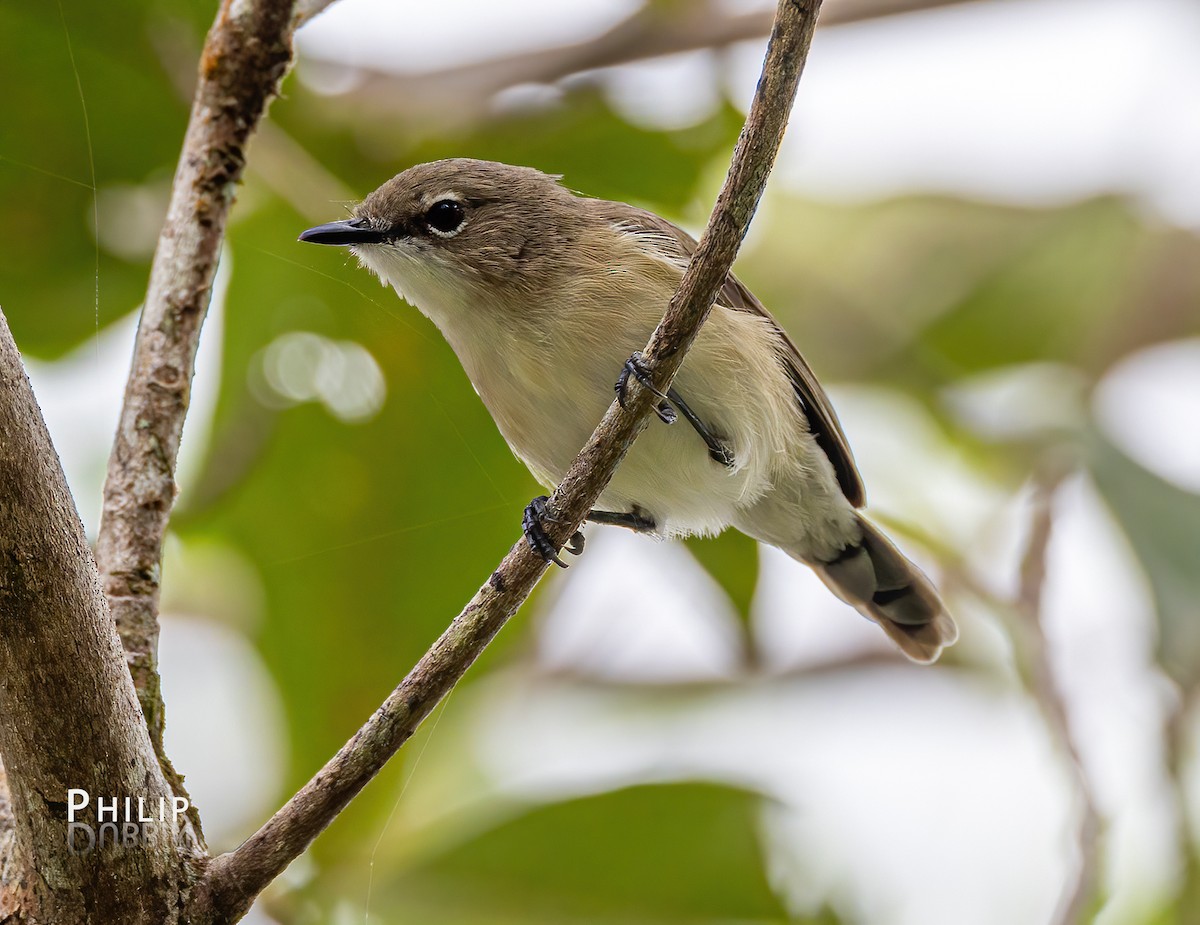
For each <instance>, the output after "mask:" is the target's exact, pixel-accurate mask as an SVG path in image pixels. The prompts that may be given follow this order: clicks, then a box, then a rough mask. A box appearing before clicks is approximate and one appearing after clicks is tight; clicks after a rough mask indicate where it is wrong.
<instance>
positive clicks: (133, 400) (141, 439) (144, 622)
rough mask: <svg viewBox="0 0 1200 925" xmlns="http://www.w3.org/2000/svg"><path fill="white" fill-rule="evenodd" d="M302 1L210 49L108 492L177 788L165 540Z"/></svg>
mask: <svg viewBox="0 0 1200 925" xmlns="http://www.w3.org/2000/svg"><path fill="white" fill-rule="evenodd" d="M293 2H294V0H243V2H237V0H222V3H221V7H220V10H219V11H218V13H217V18H216V21H215V22H214V23H213V27H212V29H211V30H210V31H209V33H208V37H207V39H206V40H205V44H204V50H203V54H202V55H201V58H200V73H199V76H198V83H197V86H196V93H195V99H194V102H193V105H192V114H191V119H190V121H189V123H188V128H187V134H186V135H185V137H184V142H183V152H182V154H181V155H180V158H179V167H178V169H177V171H176V174H175V181H174V184H173V187H172V190H171V204H170V207H169V209H168V211H167V219H166V223H165V224H164V226H163V230H162V234H161V235H160V237H159V240H158V246H157V248H156V250H155V252H154V262H153V264H152V266H151V269H150V283H149V288H148V290H147V293H146V302H145V305H144V307H143V308H142V316H141V322H140V324H139V326H138V336H137V343H136V345H135V347H134V355H133V365H132V368H131V370H130V374H129V382H128V384H127V385H126V388H125V402H124V406H123V407H122V409H121V419H120V423H119V424H118V426H117V434H116V440H115V442H114V444H113V449H112V455H111V457H110V458H109V462H108V476H107V479H106V481H105V485H104V507H103V513H102V517H101V522H100V535H99V538H98V539H97V544H96V559H97V563H98V565H99V568H100V573H101V576H102V585H103V588H104V593H105V595H106V596H107V598H108V604H109V608H110V609H111V611H112V616H113V619H114V620H115V621H116V625H117V630H118V631H119V633H120V635H121V642H122V644H123V646H124V648H125V653H126V657H127V659H128V663H129V670H130V673H131V674H132V676H133V681H134V685H135V687H136V688H137V691H138V696H139V699H140V700H141V704H142V710H143V712H144V714H145V716H146V723H147V725H148V727H149V730H150V738H151V741H152V742H153V743H154V748H155V751H156V752H157V753H158V754H159V756H160V758H161V759H162V761H163V764H164V767H165V768H166V769H167V770H168V773H170V774H171V775H172V776H173V777H174V772H173V771H171V770H170V763H169V762H167V761H166V758H165V756H164V755H163V752H162V730H163V705H162V696H161V693H160V691H159V677H158V666H157V662H158V597H159V580H160V568H161V563H162V545H163V537H164V534H165V533H166V528H167V518H168V516H169V515H170V512H171V505H172V502H173V501H174V499H175V463H176V459H177V458H178V455H179V439H180V435H181V434H182V432H183V421H184V416H185V415H186V413H187V409H188V402H189V399H190V392H191V383H192V375H193V373H194V372H195V359H196V348H197V346H198V344H199V341H200V327H201V325H202V323H203V322H204V316H205V313H206V312H207V311H208V303H209V300H210V298H211V296H212V283H213V277H214V275H215V272H216V265H217V258H218V257H219V255H220V251H221V243H222V241H223V239H224V234H225V222H226V219H227V217H228V215H229V209H230V206H231V205H232V204H233V199H234V191H235V189H236V186H237V183H238V181H239V180H240V178H241V176H242V171H243V169H244V167H245V163H246V159H245V154H244V150H245V146H246V142H247V141H248V139H249V137H250V135H251V134H252V133H253V132H254V130H255V128H256V127H257V125H258V123H259V121H260V120H261V119H262V116H263V113H264V112H265V110H266V107H267V104H268V103H269V102H270V100H271V98H272V97H273V96H274V95H275V94H276V92H277V90H278V87H279V82H280V81H281V80H282V79H283V76H284V74H285V73H286V72H287V70H288V67H289V66H290V65H291V62H292V33H293V31H294V28H295V21H294V16H293V10H292V7H293ZM176 783H178V782H176Z"/></svg>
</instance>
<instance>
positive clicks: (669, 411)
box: [602, 352, 734, 526]
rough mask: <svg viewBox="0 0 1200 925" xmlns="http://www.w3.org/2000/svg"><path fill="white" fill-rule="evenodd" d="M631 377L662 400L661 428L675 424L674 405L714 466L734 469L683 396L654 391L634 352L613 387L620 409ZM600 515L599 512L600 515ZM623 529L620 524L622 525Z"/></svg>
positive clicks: (719, 442) (726, 451)
mask: <svg viewBox="0 0 1200 925" xmlns="http://www.w3.org/2000/svg"><path fill="white" fill-rule="evenodd" d="M630 376H633V378H635V379H636V380H637V381H638V382H640V383H641V384H642V385H643V386H645V387H646V388H647V389H649V390H650V391H651V392H653V393H654V394H655V395H657V396H658V397H659V398H661V399H662V401H661V402H659V403H658V404H657V405H656V406H655V408H654V413H655V414H657V415H658V418H659V420H660V421H662V422H663V423H664V424H674V423H675V421H676V420H677V418H676V415H675V411H674V409H673V408H672V407H671V405H674V406H675V407H676V408H678V409H679V411H680V413H681V414H682V415H683V416H684V417H685V418H686V419H687V422H688V423H689V424H691V425H692V428H693V429H694V430H695V431H696V433H698V434H699V435H700V439H702V440H703V441H704V445H705V446H707V447H708V455H709V457H711V458H712V459H713V461H714V462H719V463H720V464H721V465H722V466H724V467H725V468H727V469H732V468H733V465H734V458H733V451H732V450H730V449H729V446H728V444H726V443H725V441H724V440H722V439H721V438H720V437H718V436H717V435H716V434H714V433H713V432H712V431H711V430H709V428H708V425H706V424H705V423H704V422H703V421H702V420H700V417H699V416H698V415H697V414H696V412H694V411H693V410H692V409H691V408H690V407H688V403H687V402H685V401H684V400H683V396H681V395H680V394H679V392H678V391H676V390H675V389H671V390H670V391H669V392H667V393H666V394H665V395H664V394H663V393H662V392H660V391H659V390H658V389H656V388H655V387H654V384H653V383H652V382H651V381H650V374H649V372H648V371H647V370H646V364H645V361H644V360H643V359H642V355H641V353H639V352H634V354H633V355H632V356H630V358H629V359H628V360H626V361H625V366H624V367H623V368H622V370H621V375H619V376H618V377H617V384H616V385H615V386H614V387H613V388H614V389H615V391H616V393H617V401H619V402H620V403H621V407H622V408H624V407H625V393H626V390H627V389H628V387H629V377H630ZM602 513H603V512H602ZM622 526H624V524H623V525H622Z"/></svg>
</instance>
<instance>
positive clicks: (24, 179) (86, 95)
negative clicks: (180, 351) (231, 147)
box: [0, 0, 213, 355]
mask: <svg viewBox="0 0 1200 925" xmlns="http://www.w3.org/2000/svg"><path fill="white" fill-rule="evenodd" d="M212 12H213V7H212V5H211V4H207V3H205V4H197V3H192V4H178V3H166V2H151V0H117V2H114V3H105V4H102V5H97V4H89V3H80V2H78V0H63V4H62V10H61V15H60V8H59V5H58V4H57V3H26V4H3V5H0V35H7V36H10V37H11V39H12V40H10V41H6V42H5V43H4V54H3V55H0V84H3V86H5V87H7V88H9V92H10V94H16V95H18V96H19V99H20V105H10V106H7V107H5V113H4V119H3V120H0V227H3V228H5V229H10V232H11V233H9V234H7V235H6V236H5V241H4V247H5V257H4V261H3V262H2V263H0V293H2V297H3V300H4V310H5V313H6V314H7V315H8V317H9V319H10V322H11V324H12V328H13V333H14V335H15V336H16V338H17V342H18V343H19V344H20V345H21V349H22V350H23V351H25V352H27V353H31V354H34V355H58V354H61V353H63V352H65V351H67V350H68V349H70V348H71V347H73V346H75V345H76V344H78V343H79V342H80V341H82V340H85V339H86V338H88V337H90V336H92V335H93V334H94V333H95V330H96V327H97V324H99V325H106V324H108V323H109V322H111V321H113V320H115V319H116V318H119V317H121V316H123V315H126V314H128V313H129V312H130V311H132V310H133V309H134V308H135V307H136V306H137V305H138V304H139V302H140V301H141V299H142V297H143V295H144V294H145V287H146V277H147V271H148V267H149V255H148V254H146V255H145V256H143V257H137V258H133V259H126V258H122V257H120V256H118V255H117V254H115V253H110V252H109V251H107V250H105V249H104V248H98V245H97V243H96V239H95V237H94V232H93V193H92V190H91V188H90V187H91V182H92V163H93V162H94V165H95V172H96V182H97V184H98V186H99V187H100V189H101V190H102V191H103V190H104V189H106V188H108V187H111V186H113V184H126V185H131V186H129V188H131V189H132V188H133V187H132V185H139V184H144V183H146V182H147V181H156V180H157V181H162V182H164V183H165V182H166V181H168V180H169V178H170V177H171V175H172V174H173V173H174V167H175V159H176V158H177V157H178V154H179V149H180V144H181V140H182V138H183V130H184V125H185V123H186V119H187V111H188V107H187V104H186V102H185V101H184V100H183V99H182V98H181V97H180V96H179V94H178V93H177V91H176V90H175V88H174V87H173V85H172V83H171V80H170V79H169V78H168V75H167V74H166V72H165V71H164V69H163V66H162V64H161V62H160V56H159V53H158V51H157V50H156V48H158V47H161V45H160V40H163V39H164V38H165V37H166V35H167V34H168V33H171V32H172V31H173V30H174V31H180V30H182V31H190V32H192V33H195V34H198V35H203V29H204V28H206V21H207V20H208V19H210V18H211V16H212ZM181 17H186V18H184V19H181ZM64 19H65V24H64ZM68 34H69V36H70V48H71V49H72V50H73V52H74V66H73V65H72V56H71V54H70V52H69V51H68ZM18 36H19V40H18V38H17V37H18ZM193 67H194V65H193ZM76 69H77V70H78V84H76ZM32 78H36V79H32ZM81 94H82V100H81V98H80V97H81ZM84 105H86V108H87V116H86V121H85V116H84V108H83V107H84ZM106 201H107V202H108V203H109V205H110V208H108V209H107V210H106V209H102V210H101V214H100V222H101V224H102V225H103V226H106V227H111V228H112V229H114V230H113V232H112V233H113V234H120V231H119V229H120V228H121V227H123V226H122V224H121V223H122V221H123V216H122V215H120V214H117V213H119V212H120V211H121V210H120V208H118V207H117V206H116V205H114V203H115V200H111V199H110V200H106ZM163 205H164V210H165V203H163ZM141 217H142V216H136V217H135V218H137V219H138V220H140V219H141ZM124 218H125V219H129V218H130V216H128V215H127V216H124ZM148 222H149V224H150V225H151V226H153V225H155V224H157V222H158V216H155V215H150V216H149V217H148ZM153 234H154V232H153V227H151V229H150V235H151V241H152V240H153ZM97 260H98V261H99V277H100V280H99V289H100V306H99V317H98V318H97V308H96V269H97V268H96V263H97Z"/></svg>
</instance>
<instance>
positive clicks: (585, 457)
mask: <svg viewBox="0 0 1200 925" xmlns="http://www.w3.org/2000/svg"><path fill="white" fill-rule="evenodd" d="M819 7H820V0H780V3H779V7H778V10H777V13H776V20H775V25H774V27H773V29H772V32H771V38H770V42H769V44H768V46H767V56H766V61H765V62H764V65H763V74H762V77H761V79H760V81H759V85H758V89H757V91H756V93H755V96H754V102H753V104H752V106H751V109H750V114H749V117H748V118H747V120H746V125H745V127H744V128H743V130H742V135H741V138H740V139H739V140H738V145H737V148H736V150H735V151H734V155H733V163H732V165H731V166H730V169H729V174H728V176H727V177H726V179H725V184H724V186H723V188H722V189H721V193H720V195H719V196H718V198H717V204H716V207H715V209H714V210H713V214H712V217H711V218H710V219H709V223H708V227H707V228H706V229H705V232H704V235H703V236H702V237H701V239H700V244H699V247H698V248H697V250H696V254H695V256H694V257H693V259H692V261H691V263H690V264H689V265H688V268H687V271H686V272H685V273H684V276H683V280H682V282H681V284H680V287H679V290H678V291H677V292H676V293H675V295H674V296H673V297H672V299H671V302H670V305H669V307H668V308H667V311H666V315H665V316H664V318H663V320H662V322H661V323H660V324H659V326H658V328H657V329H656V330H655V332H654V334H653V335H652V337H651V338H650V342H649V344H648V345H647V347H646V350H645V352H644V356H645V359H646V361H647V363H648V365H649V368H650V370H651V377H652V380H653V382H654V383H655V384H656V385H657V386H658V387H659V389H660V390H662V391H666V389H667V387H668V386H669V384H670V382H671V380H672V378H673V377H674V376H675V373H676V372H677V371H678V370H679V367H680V365H681V364H682V363H683V359H684V356H685V355H686V353H687V351H688V348H689V347H690V346H691V344H692V341H693V340H694V339H695V337H696V333H697V332H698V330H699V328H700V325H701V324H703V322H704V320H705V318H706V317H707V316H708V313H709V310H710V308H711V306H712V303H713V301H714V299H715V298H716V295H717V291H718V289H719V288H720V286H721V284H722V283H723V282H724V280H725V277H726V274H727V273H728V272H729V268H730V266H731V265H732V263H733V259H734V256H735V255H736V254H737V251H738V247H739V246H740V244H741V241H742V238H743V237H744V235H745V233H746V230H747V228H748V227H749V225H750V220H751V218H752V217H753V215H754V212H755V209H756V208H757V206H758V201H759V198H760V197H761V195H762V191H763V188H764V186H765V185H766V181H767V176H768V174H769V173H770V170H771V166H772V164H773V162H774V159H775V155H776V153H777V151H778V149H779V143H780V140H781V138H782V136H783V131H784V127H785V126H786V124H787V118H788V114H789V113H790V112H791V108H792V103H793V100H794V99H795V93H796V86H797V82H798V81H799V79H800V73H801V70H802V68H803V66H804V61H805V58H806V57H807V54H808V48H809V44H810V42H811V40H812V34H813V29H814V27H815V26H816V18H817V11H818V9H819ZM653 403H654V398H653V396H652V395H651V394H650V393H649V392H648V391H647V390H645V389H642V388H640V387H639V388H635V389H634V394H633V395H632V396H631V400H630V401H629V402H628V408H627V409H622V408H621V407H620V406H619V405H618V404H617V403H616V402H614V403H613V404H612V405H611V406H610V407H609V409H608V412H607V414H605V416H604V420H603V421H602V422H601V423H600V425H599V427H597V428H596V431H595V433H593V434H592V437H591V439H590V440H589V441H588V443H587V445H586V446H585V447H584V449H583V450H582V451H581V452H580V454H579V455H578V456H577V457H576V459H575V461H574V463H573V464H572V466H571V469H570V471H569V472H568V473H567V475H566V477H565V478H564V479H563V481H562V484H560V485H559V487H558V489H557V490H556V491H555V492H554V495H553V497H552V498H551V499H550V510H551V511H552V512H553V515H554V518H555V520H554V522H553V523H550V524H548V527H549V530H548V532H549V533H550V534H551V536H552V538H553V539H554V541H555V542H556V543H558V544H559V545H561V544H562V543H563V542H565V541H566V539H567V538H568V537H569V536H571V535H572V534H573V533H574V532H575V531H576V530H577V529H578V528H579V526H580V524H581V523H582V521H583V519H584V516H585V515H586V514H587V512H588V511H589V510H590V509H591V508H592V506H593V505H594V504H595V501H596V499H597V498H598V497H599V495H600V493H601V492H602V491H603V490H604V488H605V486H606V485H607V484H608V482H609V479H610V478H611V477H612V474H613V472H614V470H615V469H616V467H617V465H618V463H619V462H620V461H621V459H622V457H623V456H624V455H625V453H626V452H627V451H628V449H629V447H630V445H631V444H632V443H633V441H634V439H635V438H636V437H637V435H638V433H639V432H640V431H641V430H642V428H643V427H644V426H645V425H646V422H647V419H648V416H649V414H650V410H651V406H652V404H653ZM546 567H547V566H546V563H545V562H544V561H543V560H542V559H541V558H540V557H538V556H537V555H535V554H534V553H533V552H531V551H530V549H529V547H528V545H527V544H526V543H525V542H524V541H523V540H520V541H518V542H517V544H516V545H515V546H513V547H512V549H511V550H509V552H508V555H506V556H505V558H504V561H503V562H502V563H501V564H500V567H499V568H497V569H496V571H495V572H493V573H492V575H491V577H490V578H489V579H488V581H487V582H486V583H485V584H484V586H483V587H482V588H481V589H480V590H479V592H478V593H477V594H476V595H475V597H474V598H473V599H472V600H471V601H470V603H468V604H467V606H466V608H465V609H464V610H463V611H462V612H461V613H460V614H459V615H458V616H457V617H456V618H455V619H454V622H453V623H451V625H450V627H449V628H448V629H447V630H446V632H445V633H443V634H442V636H441V638H439V639H438V640H437V642H435V643H434V644H433V646H432V648H430V649H429V651H428V652H426V653H425V655H424V656H423V657H422V658H421V660H420V661H419V662H418V663H417V665H416V667H415V668H413V670H412V671H411V672H410V673H409V675H408V677H406V678H405V679H404V681H403V682H402V683H401V684H400V686H399V687H397V688H396V689H395V691H393V692H392V694H391V696H389V697H388V699H387V700H386V701H385V702H384V703H383V705H382V706H381V707H380V708H379V709H378V710H376V711H375V713H374V714H373V715H372V716H371V718H370V719H369V720H367V722H366V723H365V724H364V725H363V726H362V728H360V729H359V731H358V732H357V733H356V734H355V735H354V737H353V738H352V739H351V740H350V741H349V742H348V743H346V745H345V746H343V747H342V749H341V750H340V751H339V752H338V753H337V754H336V755H335V756H334V757H333V758H332V759H330V761H329V762H328V763H327V764H326V765H325V767H324V768H322V769H321V770H320V771H319V772H318V773H317V775H316V776H315V777H313V778H312V780H310V781H309V782H308V783H307V784H305V785H304V787H302V788H301V789H300V791H299V792H298V793H296V795H295V796H293V797H292V798H291V799H290V800H289V801H288V802H287V804H286V805H285V806H284V807H283V808H282V809H280V810H279V812H277V813H276V814H275V815H274V816H273V817H272V818H271V819H270V820H268V821H267V823H266V824H265V825H264V826H263V827H262V828H261V829H259V831H258V832H256V833H255V834H254V835H253V836H251V837H250V838H249V839H248V840H247V841H246V842H245V843H243V844H242V845H241V846H240V847H239V848H238V849H237V850H235V851H233V852H231V853H229V854H225V855H222V856H221V857H218V858H216V859H215V860H214V861H213V862H212V864H211V865H210V867H209V869H208V872H207V875H206V878H205V880H204V882H203V883H202V884H201V885H200V890H199V893H198V901H199V907H200V912H201V914H203V915H206V916H211V918H212V920H213V921H218V922H224V921H236V919H237V918H238V917H239V916H240V915H241V914H242V913H243V912H244V910H245V909H246V908H248V906H249V904H250V903H251V902H252V901H253V899H254V897H255V896H256V895H257V894H258V893H259V891H260V890H262V888H263V887H264V886H266V885H267V884H268V883H270V882H271V880H273V879H274V878H275V877H276V876H278V875H279V874H280V873H281V872H282V871H283V869H284V868H285V867H286V866H287V865H288V864H289V863H290V862H291V861H292V860H294V859H295V858H296V857H298V856H299V855H300V853H301V852H303V851H304V850H305V848H307V847H308V845H309V844H310V843H311V842H312V840H313V839H314V838H316V837H317V835H318V834H319V833H320V832H321V831H322V830H323V829H324V828H325V827H326V826H327V825H328V824H329V823H330V822H331V821H332V820H333V819H334V818H335V817H336V816H337V815H338V813H340V812H341V811H342V810H343V809H344V808H345V807H346V805H347V804H348V803H349V802H350V800H351V799H352V798H353V797H354V796H355V795H356V794H357V793H358V792H359V791H360V790H361V789H362V788H363V787H364V786H365V785H366V784H367V782H369V781H370V780H371V779H372V778H373V777H374V776H375V775H376V774H377V773H378V772H379V770H380V768H382V767H383V765H384V764H385V762H387V760H388V759H389V758H391V756H392V755H394V754H395V752H396V751H397V749H399V748H400V746H402V745H403V744H404V743H405V741H407V740H408V738H409V737H410V736H411V735H412V734H413V732H414V731H415V730H416V728H417V726H418V725H419V724H420V722H421V721H422V720H423V719H424V718H425V717H426V716H427V715H428V714H429V712H430V711H431V710H432V709H433V707H434V706H435V705H436V704H437V702H438V701H439V700H440V699H441V698H442V697H443V696H445V694H446V693H447V692H448V691H449V690H450V688H451V687H453V686H454V685H455V684H456V683H457V682H458V681H459V679H460V678H462V676H463V674H465V672H466V671H467V669H468V668H469V667H470V665H471V664H472V662H474V661H475V659H476V658H477V657H478V656H479V654H480V652H482V651H483V649H484V648H485V647H486V646H487V644H488V642H490V641H491V639H492V637H493V636H495V634H496V633H497V632H498V631H499V630H500V628H501V627H502V626H503V625H504V623H505V622H506V621H507V620H508V618H509V617H510V616H512V614H513V613H515V612H516V610H517V608H518V607H520V605H521V604H522V603H523V602H524V601H525V599H526V598H527V597H528V596H529V593H530V592H531V591H532V590H533V587H534V585H535V584H536V583H537V581H538V579H539V578H540V577H541V575H542V574H543V573H544V572H545V570H546Z"/></svg>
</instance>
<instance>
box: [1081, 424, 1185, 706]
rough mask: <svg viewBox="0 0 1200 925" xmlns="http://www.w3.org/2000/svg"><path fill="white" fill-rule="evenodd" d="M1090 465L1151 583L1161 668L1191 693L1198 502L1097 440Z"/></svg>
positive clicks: (1095, 439)
mask: <svg viewBox="0 0 1200 925" xmlns="http://www.w3.org/2000/svg"><path fill="white" fill-rule="evenodd" d="M1090 463H1091V472H1092V476H1093V477H1094V478H1095V480H1096V485H1097V487H1098V488H1099V489H1100V492H1101V493H1102V494H1103V495H1104V498H1105V500H1106V501H1107V502H1108V504H1109V506H1110V508H1111V509H1112V511H1113V514H1114V515H1116V517H1117V519H1118V520H1119V521H1120V523H1121V526H1122V527H1123V528H1124V530H1125V534H1126V536H1127V537H1128V538H1129V542H1130V544H1131V545H1132V546H1133V550H1134V552H1135V553H1136V554H1137V556H1138V558H1139V559H1140V560H1141V564H1142V568H1143V569H1145V572H1146V576H1147V577H1148V578H1149V579H1150V585H1151V588H1152V589H1153V592H1154V600H1155V604H1156V605H1157V609H1158V618H1159V659H1160V661H1161V663H1162V666H1163V667H1164V668H1165V669H1166V670H1167V672H1168V673H1169V674H1170V675H1171V677H1173V678H1174V679H1175V680H1176V681H1178V682H1179V683H1180V684H1181V685H1183V686H1184V688H1185V689H1187V690H1190V689H1191V688H1192V687H1193V686H1195V685H1196V684H1197V683H1198V682H1200V496H1198V495H1195V494H1192V493H1191V492H1188V491H1184V490H1183V489H1181V488H1177V487H1176V486H1174V485H1172V484H1171V483H1169V482H1166V481H1164V480H1163V479H1161V478H1159V477H1158V476H1157V475H1155V474H1154V473H1152V472H1150V471H1148V470H1146V469H1144V468H1142V467H1141V466H1140V465H1138V464H1137V463H1136V462H1134V461H1133V460H1132V459H1130V458H1129V457H1128V456H1126V455H1125V454H1124V453H1122V452H1121V451H1120V450H1118V449H1117V448H1116V447H1115V446H1113V445H1112V444H1111V443H1109V442H1108V441H1107V440H1105V439H1104V438H1103V437H1100V436H1099V435H1095V437H1094V438H1093V440H1092V452H1091V454H1090Z"/></svg>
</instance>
